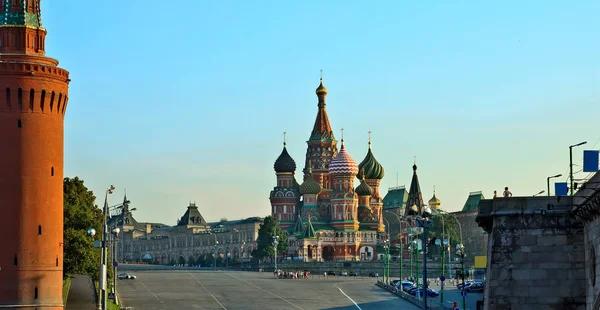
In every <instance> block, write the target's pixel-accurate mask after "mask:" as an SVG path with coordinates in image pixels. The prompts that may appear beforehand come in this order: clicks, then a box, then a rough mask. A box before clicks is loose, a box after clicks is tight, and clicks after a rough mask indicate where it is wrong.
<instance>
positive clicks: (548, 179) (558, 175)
mask: <svg viewBox="0 0 600 310" xmlns="http://www.w3.org/2000/svg"><path fill="white" fill-rule="evenodd" d="M560 177H562V174H557V175H553V176H551V177H547V178H546V179H547V181H548V196H550V179H553V178H560Z"/></svg>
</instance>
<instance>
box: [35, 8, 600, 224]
mask: <svg viewBox="0 0 600 310" xmlns="http://www.w3.org/2000/svg"><path fill="white" fill-rule="evenodd" d="M167 3H168V2H165V1H155V0H147V1H142V0H131V1H119V3H118V5H117V4H116V2H106V1H78V0H60V1H59V0H44V1H42V14H43V16H42V17H43V23H44V26H45V27H46V28H47V29H48V36H47V39H46V51H47V54H48V55H49V56H50V57H54V58H57V59H59V60H60V66H61V67H63V68H65V69H67V70H69V71H70V72H71V79H72V82H71V85H70V96H69V97H70V99H69V108H68V111H67V115H66V118H65V176H71V177H72V176H79V177H81V178H83V179H84V180H85V181H86V184H87V185H88V186H89V187H90V189H92V190H94V192H96V195H97V196H102V192H103V191H104V189H105V188H106V187H108V185H110V184H114V185H115V186H116V187H117V192H116V194H115V195H113V196H111V197H110V203H111V204H114V203H117V202H119V201H121V200H122V194H123V189H124V188H127V193H128V198H130V200H131V201H132V203H133V204H134V205H135V207H137V209H138V210H137V211H136V212H137V215H136V217H137V218H138V219H139V220H142V221H157V222H164V223H165V224H174V222H175V220H176V219H177V218H178V217H180V216H181V215H182V214H183V212H184V211H185V209H186V206H187V204H188V202H189V201H190V200H195V201H196V203H197V205H198V206H199V207H200V211H201V212H202V214H203V215H204V216H205V218H206V219H207V220H218V219H219V218H221V217H227V218H229V219H235V218H243V217H248V216H255V215H260V216H264V215H267V214H269V212H270V207H269V200H268V197H269V191H270V190H271V189H272V187H273V186H274V183H275V174H274V172H273V162H274V160H275V159H276V158H277V156H278V155H279V153H280V151H281V147H282V145H281V143H282V132H283V131H284V130H285V131H287V133H288V150H289V152H290V154H291V155H292V156H293V157H294V159H295V160H296V162H297V163H298V164H299V166H300V165H301V163H303V157H304V155H305V152H306V140H307V139H308V137H309V135H310V130H311V128H312V125H313V123H314V118H315V116H316V112H317V98H316V96H315V94H314V90H315V88H316V87H317V86H318V79H319V70H320V69H323V70H324V73H323V74H324V80H325V85H326V86H327V88H328V89H329V95H328V101H327V102H328V105H327V108H328V112H329V117H330V120H331V125H332V127H333V128H334V129H335V130H336V135H337V137H338V138H339V137H340V129H341V128H344V129H345V136H346V147H347V149H348V151H349V152H350V154H351V155H352V156H353V157H354V159H355V160H356V161H357V162H360V161H361V160H362V158H363V157H364V156H365V154H366V151H367V132H368V131H372V132H373V136H372V137H373V138H372V142H373V151H374V154H375V155H376V157H377V159H378V160H379V161H380V162H381V164H382V165H383V166H384V168H385V171H386V177H385V178H384V179H383V182H382V190H381V192H382V193H383V194H385V193H386V192H387V188H388V187H390V186H396V185H397V175H398V184H399V185H406V186H409V185H410V184H409V182H410V179H411V174H412V170H411V166H412V163H413V157H414V156H416V158H417V164H418V166H419V170H418V173H419V177H420V181H421V189H422V191H423V196H424V198H425V200H428V199H429V198H431V196H432V189H433V186H434V185H436V189H437V196H438V197H439V198H440V199H441V201H442V207H443V208H445V209H446V210H450V211H454V210H458V209H460V208H462V206H463V204H464V202H465V200H466V198H467V196H468V194H469V192H471V191H479V190H481V191H483V192H484V195H485V196H486V197H491V196H492V192H493V190H501V189H502V188H503V187H504V186H509V187H510V189H511V190H512V192H513V193H514V194H515V195H532V194H535V193H537V192H539V191H540V190H544V189H545V188H546V177H547V176H550V175H554V174H557V173H563V175H565V177H566V175H567V174H566V172H567V171H568V160H569V157H568V146H569V145H570V144H575V143H578V142H580V141H585V140H587V141H588V145H587V146H586V147H584V148H583V147H582V148H581V149H579V150H578V151H577V152H575V155H574V158H575V161H576V163H577V162H579V161H580V160H581V158H582V153H581V151H582V150H583V149H592V148H594V149H598V148H599V147H600V144H599V143H598V140H599V139H600V130H599V129H598V125H597V124H598V123H597V121H596V118H597V116H598V115H599V112H600V61H599V59H600V58H599V55H600V36H598V31H599V30H600V20H599V19H598V18H597V13H598V12H599V11H600V2H598V1H576V2H569V3H567V2H564V1H501V2H500V1H499V2H496V3H492V2H491V1H485V2H484V1H482V2H480V3H474V2H472V1H412V2H409V1H371V2H369V3H371V4H369V5H366V3H367V2H365V1H348V0H345V1H333V0H331V1H201V0H180V1H177V2H176V4H175V3H174V4H167ZM575 169H576V170H579V169H580V168H579V167H575ZM586 175H587V174H584V173H579V174H578V175H577V176H578V177H585V176H586ZM297 178H298V179H301V176H300V173H298V174H297ZM563 179H565V180H566V178H563ZM98 203H99V204H101V203H102V201H101V199H100V200H99V201H98Z"/></svg>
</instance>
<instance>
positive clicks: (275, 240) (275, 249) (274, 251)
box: [273, 236, 279, 272]
mask: <svg viewBox="0 0 600 310" xmlns="http://www.w3.org/2000/svg"><path fill="white" fill-rule="evenodd" d="M278 240H279V236H273V259H274V262H275V272H277V244H278V243H279V241H278Z"/></svg>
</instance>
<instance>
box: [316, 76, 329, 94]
mask: <svg viewBox="0 0 600 310" xmlns="http://www.w3.org/2000/svg"><path fill="white" fill-rule="evenodd" d="M315 93H317V95H327V88H325V86H323V78H321V83H320V84H319V87H317V90H316V91H315Z"/></svg>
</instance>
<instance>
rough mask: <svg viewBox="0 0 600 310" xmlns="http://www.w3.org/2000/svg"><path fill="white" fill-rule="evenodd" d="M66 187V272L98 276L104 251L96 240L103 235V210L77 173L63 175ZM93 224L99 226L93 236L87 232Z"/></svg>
mask: <svg viewBox="0 0 600 310" xmlns="http://www.w3.org/2000/svg"><path fill="white" fill-rule="evenodd" d="M63 191H64V276H65V277H67V276H69V275H73V274H87V275H90V276H91V277H92V278H94V277H97V276H98V274H99V272H100V271H99V270H100V266H99V265H100V254H101V251H100V249H99V248H94V241H95V240H100V238H101V237H102V220H103V218H102V217H103V215H102V211H101V210H100V209H99V208H98V207H97V206H96V205H94V201H95V200H96V197H95V196H94V193H92V191H90V190H88V189H87V187H86V186H85V185H84V183H83V180H81V179H79V178H78V177H75V178H73V179H71V178H64V180H63ZM90 228H93V229H95V230H96V235H95V236H93V237H91V236H88V234H87V231H88V229H90ZM109 270H111V268H109Z"/></svg>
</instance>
